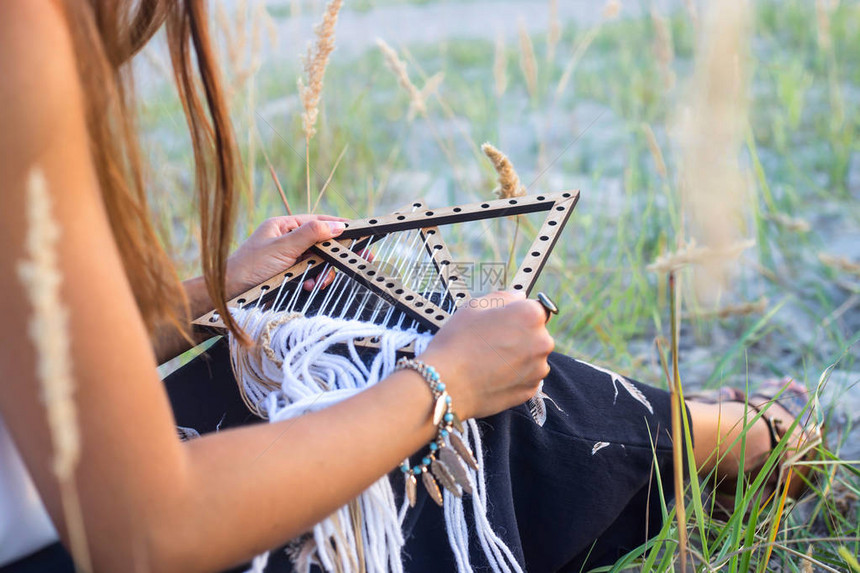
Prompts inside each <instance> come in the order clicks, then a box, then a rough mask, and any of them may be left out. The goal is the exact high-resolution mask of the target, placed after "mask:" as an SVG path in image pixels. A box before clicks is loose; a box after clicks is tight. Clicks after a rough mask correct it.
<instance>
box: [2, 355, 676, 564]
mask: <svg viewBox="0 0 860 573" xmlns="http://www.w3.org/2000/svg"><path fill="white" fill-rule="evenodd" d="M550 365H551V367H552V371H551V373H550V375H549V376H548V377H547V378H546V380H545V383H544V391H545V392H546V393H547V395H549V396H550V397H551V398H552V399H553V400H555V401H556V402H557V403H558V406H559V407H560V408H561V410H563V412H560V411H559V410H558V409H557V408H555V407H553V406H552V405H551V404H547V420H546V423H545V425H544V426H543V427H540V426H538V425H537V424H536V423H535V421H534V420H533V418H532V416H531V414H530V413H529V410H528V407H527V405H522V406H519V407H517V408H513V409H511V410H508V411H506V412H502V413H500V414H497V415H495V416H491V417H489V418H486V419H483V420H481V421H480V422H479V426H480V428H481V436H482V440H483V445H484V464H485V470H486V474H487V486H488V492H489V493H488V501H489V518H490V522H491V523H492V524H493V529H494V530H495V531H496V533H497V534H498V535H499V536H500V537H501V538H502V539H503V540H504V541H505V542H506V543H507V544H508V547H510V548H511V550H512V551H513V553H514V555H515V556H516V558H517V560H518V561H519V562H520V563H521V564H522V565H523V566H524V569H525V570H526V571H528V572H529V573H548V572H556V571H564V572H574V571H587V570H588V569H590V568H592V567H597V566H601V565H607V564H611V563H613V562H615V561H616V560H617V559H618V557H620V556H621V555H623V554H624V553H626V552H627V551H629V550H631V549H633V548H635V547H637V546H639V545H641V544H642V543H644V542H645V541H646V536H647V535H654V534H656V533H657V532H658V531H659V530H660V526H661V525H662V517H661V512H660V498H659V488H660V487H662V488H663V492H664V494H665V496H666V499H667V502H668V501H669V500H670V499H671V498H672V497H673V485H672V443H671V436H670V427H671V415H670V401H669V394H668V393H667V392H665V391H663V390H659V389H656V388H652V387H649V386H646V385H644V384H640V383H638V382H635V381H632V380H629V379H621V377H619V376H618V375H617V374H615V373H611V372H609V371H606V370H603V369H600V368H597V367H594V366H592V365H589V364H587V363H584V362H580V361H577V360H574V359H572V358H570V357H567V356H563V355H561V354H553V355H552V356H551V357H550ZM613 375H614V376H613ZM165 384H166V386H167V390H168V394H169V395H170V399H171V403H172V405H173V408H174V414H175V417H176V423H177V424H178V425H180V426H185V427H190V428H194V429H195V430H197V431H199V432H200V433H201V434H203V433H207V432H212V431H215V430H216V429H226V428H228V427H232V426H237V425H242V424H247V423H254V422H256V421H259V420H257V419H256V418H254V417H253V416H252V415H250V414H248V411H247V409H246V408H245V406H244V404H243V403H242V400H241V398H240V396H239V393H238V390H237V388H236V382H235V380H234V378H233V374H232V371H231V369H230V359H229V353H228V351H227V348H226V344H224V343H223V341H222V342H219V343H216V344H215V345H214V346H213V347H212V348H211V349H210V350H209V351H208V352H207V354H206V355H205V356H202V357H200V358H197V359H195V360H193V361H192V362H190V363H189V364H187V365H185V366H183V367H182V368H180V369H179V370H177V371H176V372H175V373H173V374H171V375H170V376H168V377H167V378H166V379H165ZM649 406H650V410H649ZM652 443H653V444H654V447H653V448H652ZM655 461H656V463H657V464H659V466H660V468H659V469H660V475H661V476H662V477H663V480H664V482H663V483H662V485H661V484H659V483H658V480H657V477H656V476H657V473H656V472H655V471H654V470H655V468H654V464H655ZM392 475H393V480H394V482H393V483H394V489H395V492H397V494H398V495H402V492H403V490H404V487H403V478H402V475H401V473H400V471H399V470H398V471H396V472H394V473H393V474H392ZM465 497H466V501H467V503H469V500H468V498H469V496H468V495H467V496H465ZM399 502H400V500H399V499H398V504H399ZM466 519H467V520H468V521H469V522H470V523H469V526H470V529H471V527H472V524H471V512H470V511H467V512H466ZM471 530H472V531H474V529H471ZM404 534H405V535H406V536H407V543H406V547H405V549H404V565H405V569H406V571H408V572H409V573H440V572H443V573H445V572H453V571H456V566H455V563H454V558H453V554H452V553H451V549H450V548H449V545H448V538H447V534H446V532H445V521H444V517H443V513H442V509H441V508H440V507H438V506H437V505H436V504H435V503H434V502H433V501H432V500H431V499H430V498H429V496H428V494H427V492H426V491H424V489H423V488H418V500H417V504H416V506H415V508H414V509H412V510H410V512H409V513H408V514H407V517H406V522H405V524H404ZM471 542H472V543H471V549H472V550H471V555H470V561H471V564H472V567H473V569H474V570H475V571H489V568H488V567H487V566H486V564H485V563H484V562H483V561H484V557H483V553H482V552H481V549H480V546H479V542H478V540H477V539H472V540H471ZM52 549H53V550H54V553H55V554H58V555H62V556H64V555H65V551H64V550H62V549H61V548H60V546H59V544H57V547H53V548H52ZM55 557H56V555H55ZM26 561H27V560H26V559H25V560H24V562H26ZM24 562H22V563H19V564H18V565H20V566H22V567H25V566H26V565H25V563H24ZM57 563H58V562H57ZM70 563H71V562H70V561H65V562H64V566H68V565H69V564H70ZM245 569H247V567H240V568H237V569H235V570H234V571H244V570H245ZM31 570H32V569H20V571H31ZM41 570H44V569H41ZM52 570H53V569H52ZM56 570H57V571H66V569H64V568H63V567H60V569H56ZM9 571H11V572H14V573H17V572H18V571H19V569H14V568H13V569H10V570H9ZM68 571H69V572H70V573H71V571H72V569H68ZM267 571H272V572H289V571H291V567H290V564H289V561H288V560H287V558H286V554H285V553H284V552H283V551H274V552H272V554H271V557H270V560H269V566H268V568H267ZM6 572H7V569H5V568H4V569H3V570H2V573H6Z"/></svg>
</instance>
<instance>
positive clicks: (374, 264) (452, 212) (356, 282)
mask: <svg viewBox="0 0 860 573" xmlns="http://www.w3.org/2000/svg"><path fill="white" fill-rule="evenodd" d="M578 200H579V191H563V192H556V193H547V194H541V195H527V196H522V197H515V198H510V199H496V200H491V201H486V202H481V203H470V204H467V205H459V206H455V207H443V208H441V209H428V208H426V207H425V205H424V203H423V202H421V201H417V202H415V203H413V204H412V205H411V206H410V207H409V208H407V209H402V210H401V211H398V212H395V213H393V214H390V215H386V216H382V217H374V218H368V219H359V220H353V221H349V222H347V223H345V225H346V228H345V230H344V231H343V233H342V234H341V235H339V236H338V237H337V239H332V240H329V241H323V242H320V243H317V244H316V245H314V246H313V247H312V248H311V249H310V251H309V256H307V257H306V258H305V259H304V260H302V261H300V262H298V263H296V264H295V265H293V266H292V267H290V268H289V269H286V270H285V271H283V272H281V273H279V274H277V275H276V276H274V277H272V278H270V279H269V280H267V281H265V282H263V283H261V284H259V285H257V286H255V287H254V288H251V289H249V290H248V291H246V292H244V293H242V294H241V295H239V296H237V297H235V298H233V299H231V300H230V301H228V306H231V307H241V308H249V307H256V308H262V309H273V310H285V311H287V310H288V311H292V312H295V311H300V312H302V314H305V315H306V316H310V315H314V314H325V315H328V316H342V317H344V316H345V317H348V318H357V319H360V320H364V321H369V322H373V323H376V324H384V325H386V326H389V327H392V328H416V329H417V330H419V331H426V332H431V333H433V332H436V331H437V330H438V329H439V328H441V327H442V325H443V324H445V322H446V321H447V320H448V318H450V316H451V314H452V313H453V312H455V311H456V310H457V308H459V307H462V306H463V305H464V304H467V303H468V302H469V301H470V300H471V298H472V295H471V293H470V292H469V289H468V288H467V286H466V284H465V281H464V278H463V277H461V276H458V275H457V271H456V265H455V262H454V261H453V259H452V256H451V253H450V251H449V249H448V247H447V245H446V244H445V241H444V240H443V238H442V233H441V232H440V229H439V227H440V226H444V225H452V224H457V223H465V222H468V221H479V220H484V219H496V218H500V217H510V216H515V215H523V214H527V213H536V212H546V213H547V215H546V218H545V219H544V221H543V224H542V225H541V227H540V228H539V229H538V232H537V236H536V237H535V238H534V240H533V242H532V243H531V245H530V246H529V249H528V252H527V254H526V256H525V258H524V259H523V261H522V263H521V264H520V266H519V267H518V268H517V271H516V273H515V274H514V277H513V279H512V280H511V281H510V282H509V283H508V284H507V285H506V288H507V289H508V290H514V291H520V292H523V293H525V294H526V295H528V294H529V293H530V292H531V290H532V287H533V286H534V284H535V281H536V280H537V278H538V275H539V274H540V272H541V270H542V269H543V267H544V265H545V264H546V261H547V259H548V257H549V255H550V253H551V252H552V249H553V247H554V246H555V244H556V242H557V241H558V238H559V236H560V234H561V232H562V230H563V229H564V226H565V224H566V223H567V220H568V219H569V218H570V215H571V213H572V212H573V208H574V207H575V206H576V203H577V201H578ZM374 249H375V250H374ZM368 252H370V253H372V256H368V255H367V253H368ZM331 269H336V270H337V271H340V272H338V273H337V275H336V276H335V278H334V281H333V282H332V283H331V284H330V285H329V286H328V287H327V288H325V289H320V288H319V284H320V282H322V281H320V282H318V283H317V285H316V286H315V287H314V288H313V289H312V290H311V291H310V292H309V293H308V292H305V291H304V290H303V289H302V285H303V284H304V282H305V281H306V280H308V279H311V278H314V277H317V276H322V277H324V276H326V274H327V273H329V271H330V270H331ZM193 324H194V325H195V327H197V328H202V329H206V330H211V331H214V332H218V333H223V332H224V331H225V330H226V328H225V326H224V323H223V321H222V320H221V317H220V316H219V315H218V314H217V313H216V312H215V311H210V312H208V313H206V314H204V315H203V316H201V317H200V318H198V319H197V320H195V321H193ZM375 342H376V341H374V340H372V339H368V340H361V339H357V340H356V344H357V345H359V346H364V347H374V345H375ZM409 352H410V349H409V348H405V349H403V353H404V354H409Z"/></svg>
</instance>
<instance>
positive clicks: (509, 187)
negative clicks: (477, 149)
mask: <svg viewBox="0 0 860 573" xmlns="http://www.w3.org/2000/svg"><path fill="white" fill-rule="evenodd" d="M481 151H483V152H484V155H486V156H487V157H488V158H489V159H490V161H492V162H493V168H494V169H495V170H496V174H498V176H499V186H498V187H496V189H495V190H494V191H493V192H494V193H495V194H496V195H498V196H499V198H500V199H510V198H511V197H522V196H523V195H525V194H526V188H525V186H524V185H523V184H522V183H520V177H519V175H517V172H516V170H515V169H514V166H513V164H511V160H510V159H508V157H507V156H506V155H505V154H504V153H502V152H501V151H499V150H498V149H496V148H495V147H493V146H492V145H491V144H489V143H485V144H483V145H482V146H481Z"/></svg>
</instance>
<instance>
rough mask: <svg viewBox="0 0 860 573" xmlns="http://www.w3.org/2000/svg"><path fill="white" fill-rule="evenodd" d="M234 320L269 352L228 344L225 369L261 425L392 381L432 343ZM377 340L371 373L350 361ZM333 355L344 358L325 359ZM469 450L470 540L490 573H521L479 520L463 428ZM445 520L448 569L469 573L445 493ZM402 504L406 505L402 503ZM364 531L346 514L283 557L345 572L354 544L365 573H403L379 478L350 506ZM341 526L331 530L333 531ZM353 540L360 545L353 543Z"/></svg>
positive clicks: (400, 334) (477, 445) (475, 443)
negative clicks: (360, 343)
mask: <svg viewBox="0 0 860 573" xmlns="http://www.w3.org/2000/svg"><path fill="white" fill-rule="evenodd" d="M231 310H232V313H233V317H234V318H235V319H236V321H237V323H238V324H240V325H241V326H242V327H243V328H244V329H245V331H246V332H247V333H248V335H249V336H250V337H251V339H252V340H260V337H261V335H262V334H263V333H264V332H266V331H268V332H267V334H268V338H269V344H268V349H267V350H266V351H263V349H261V348H260V347H259V346H256V347H253V348H251V349H247V348H244V347H242V345H241V344H239V342H238V341H236V340H235V339H234V338H233V337H232V336H231V337H230V340H229V342H230V355H231V359H232V361H233V369H234V373H235V375H236V379H237V380H238V382H239V384H240V386H241V388H242V389H243V391H244V393H245V395H246V398H247V400H248V403H249V405H250V406H251V407H252V408H255V409H256V411H257V413H259V414H260V415H262V416H263V417H264V418H267V419H268V420H269V421H270V422H280V421H282V420H288V419H290V418H295V417H297V416H301V415H303V414H306V413H308V412H315V411H318V410H322V409H323V408H326V407H328V406H331V405H332V404H336V403H337V402H340V401H342V400H345V399H347V398H349V397H351V396H354V395H356V394H358V393H359V392H361V391H363V390H365V389H366V388H368V387H370V386H373V385H374V384H376V383H377V382H379V381H380V380H382V379H383V378H385V377H386V376H388V375H389V374H391V373H392V372H393V371H394V367H395V365H396V361H397V351H398V350H399V349H401V348H403V347H405V346H408V345H409V344H412V343H414V345H415V354H416V356H417V355H419V354H421V353H422V352H423V351H424V350H425V349H426V348H427V345H428V344H429V342H430V340H431V338H432V336H431V335H429V334H422V333H418V332H416V331H414V330H407V331H402V330H393V329H387V328H384V327H382V326H380V325H375V324H370V323H365V322H360V321H357V320H343V319H338V318H332V317H327V316H313V317H304V316H296V317H294V318H292V319H291V320H284V318H285V316H284V313H278V312H273V311H264V310H259V309H231ZM360 337H364V338H366V339H368V338H377V339H378V340H379V346H380V350H379V352H378V353H377V354H376V356H375V357H374V359H373V361H372V362H371V364H370V366H366V365H365V364H364V363H363V362H362V361H361V360H360V359H359V356H358V352H357V350H356V347H355V339H356V338H360ZM335 345H342V346H340V348H341V349H343V347H344V346H345V347H346V349H347V352H346V353H345V354H347V355H346V356H345V355H344V353H343V352H340V353H338V352H335V351H333V347H334V346H335ZM463 438H464V441H466V443H469V444H471V446H472V450H473V452H474V454H475V457H476V458H477V459H478V461H479V462H481V463H480V470H479V471H477V472H476V471H474V470H472V469H471V468H469V469H468V471H469V479H470V481H471V482H472V490H473V492H474V495H472V496H471V497H472V500H471V501H472V503H471V504H472V511H473V514H474V520H473V521H474V524H475V533H476V534H477V538H478V541H479V544H480V546H481V548H482V550H483V552H484V555H485V556H486V559H487V563H488V565H489V566H490V568H491V570H492V571H493V572H494V573H522V568H521V566H520V564H519V563H518V562H517V560H516V559H515V558H514V556H513V554H512V553H511V550H510V549H509V548H508V547H507V546H506V545H505V543H504V542H503V541H502V540H501V539H500V538H499V537H498V536H497V535H496V534H495V532H494V531H493V529H492V527H491V525H490V523H489V520H488V519H487V486H486V479H485V475H484V470H483V468H484V465H483V463H482V462H483V449H482V446H481V438H480V434H479V432H478V426H477V423H476V422H475V421H474V420H468V421H467V425H466V432H465V434H464V436H463ZM444 495H445V504H444V515H445V523H446V527H447V532H448V540H449V542H450V545H451V550H452V551H453V553H454V560H455V562H456V564H457V569H458V571H460V572H461V573H471V572H472V571H473V569H472V564H471V562H470V559H469V530H468V525H467V522H466V516H465V509H464V506H465V504H464V500H463V499H459V498H457V497H455V496H453V495H452V494H451V493H450V492H448V491H447V490H446V491H445V494H444ZM404 497H405V496H404ZM357 501H358V504H359V507H360V508H361V515H362V518H363V523H362V524H361V530H360V531H353V527H352V520H351V517H350V512H349V507H348V506H344V507H342V508H340V509H338V510H337V511H336V512H335V514H333V515H332V516H330V517H329V518H327V519H325V520H323V521H321V522H320V523H318V524H317V525H316V526H315V527H314V529H313V532H312V534H309V535H306V536H305V537H303V538H301V539H300V540H297V541H296V542H295V543H294V544H293V546H292V548H291V550H290V556H291V559H292V561H293V566H294V568H295V570H296V571H297V572H298V573H306V572H308V573H309V572H310V570H311V566H312V565H318V566H320V567H321V568H322V569H323V570H325V571H346V572H349V571H354V570H357V563H358V556H359V551H358V543H361V545H362V546H363V548H364V567H365V569H366V571H368V573H385V572H388V571H391V572H394V573H402V571H403V561H402V556H401V554H402V549H403V545H404V543H405V540H404V538H403V533H402V524H403V521H404V519H405V517H406V512H407V511H408V504H407V502H406V500H405V499H404V502H403V506H402V507H401V509H400V511H399V512H398V510H397V507H396V506H395V501H394V492H393V490H392V487H391V483H390V481H389V478H388V476H383V477H382V478H380V479H379V480H378V481H377V482H376V483H374V484H373V485H371V486H370V487H369V488H368V489H366V490H365V491H364V492H363V493H361V494H360V495H359V497H358V498H357ZM339 526H340V527H339ZM357 537H360V540H359V539H357ZM267 556H268V554H263V555H261V556H258V557H257V558H255V559H254V561H253V562H252V566H251V568H250V569H249V570H248V572H247V573H263V571H264V569H265V566H266V562H267V561H268V557H267Z"/></svg>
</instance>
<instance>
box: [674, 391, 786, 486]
mask: <svg viewBox="0 0 860 573" xmlns="http://www.w3.org/2000/svg"><path fill="white" fill-rule="evenodd" d="M687 407H689V409H690V416H691V420H692V422H691V423H692V425H693V435H694V436H695V445H694V447H693V455H694V457H695V459H696V467H697V468H698V469H699V475H702V476H704V475H707V474H708V473H710V472H711V470H713V469H714V468H715V467H716V469H717V479H718V480H722V479H729V480H733V479H735V478H737V476H738V468H739V467H740V458H741V440H740V439H738V438H739V437H740V435H741V433H742V432H743V430H744V427H745V426H749V429H748V431H747V435H746V450H745V459H744V467H745V468H747V469H749V468H753V467H756V466H757V465H758V464H759V463H761V462H762V461H763V460H764V459H766V458H767V456H768V455H769V454H770V446H771V443H770V432H769V430H768V427H767V424H766V423H765V421H764V420H762V419H758V420H756V421H755V423H753V424H752V425H751V426H750V422H751V421H752V420H753V418H754V417H755V416H756V414H757V412H756V411H755V410H753V409H752V408H748V407H747V406H746V405H745V404H743V403H741V402H722V403H720V404H705V403H703V402H694V401H692V400H690V401H688V402H687ZM774 407H777V406H775V405H774ZM745 417H746V419H744V418H745Z"/></svg>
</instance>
